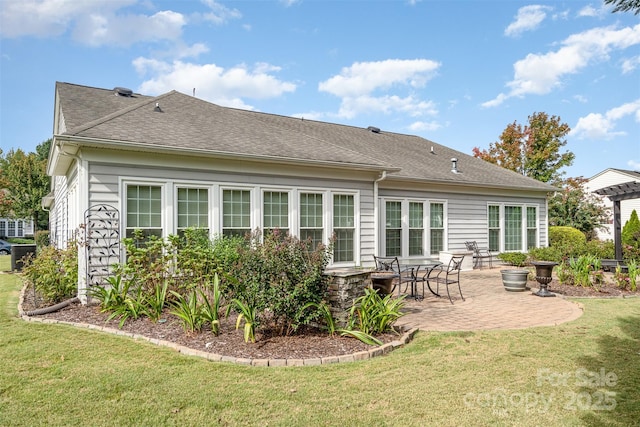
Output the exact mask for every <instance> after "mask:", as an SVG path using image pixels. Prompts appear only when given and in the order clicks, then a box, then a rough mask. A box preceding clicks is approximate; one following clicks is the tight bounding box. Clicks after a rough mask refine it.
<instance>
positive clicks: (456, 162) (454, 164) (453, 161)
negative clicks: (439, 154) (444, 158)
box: [451, 157, 460, 173]
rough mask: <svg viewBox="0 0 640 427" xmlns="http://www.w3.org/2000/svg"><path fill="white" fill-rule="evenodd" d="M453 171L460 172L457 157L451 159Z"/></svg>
mask: <svg viewBox="0 0 640 427" xmlns="http://www.w3.org/2000/svg"><path fill="white" fill-rule="evenodd" d="M451 172H453V173H460V172H459V171H458V159H456V158H455V157H454V158H452V159H451Z"/></svg>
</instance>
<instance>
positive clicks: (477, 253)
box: [464, 240, 493, 268]
mask: <svg viewBox="0 0 640 427" xmlns="http://www.w3.org/2000/svg"><path fill="white" fill-rule="evenodd" d="M464 244H465V246H466V247H467V250H468V251H471V252H473V268H482V262H483V260H485V259H488V260H489V268H493V263H492V261H493V255H491V252H490V251H489V249H486V248H479V247H478V243H477V242H476V241H475V240H472V241H468V242H464Z"/></svg>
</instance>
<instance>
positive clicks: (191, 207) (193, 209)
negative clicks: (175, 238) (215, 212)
mask: <svg viewBox="0 0 640 427" xmlns="http://www.w3.org/2000/svg"><path fill="white" fill-rule="evenodd" d="M188 227H194V228H202V229H206V230H209V191H208V190H207V189H206V188H178V227H177V228H178V234H180V233H182V232H184V229H185V228H188Z"/></svg>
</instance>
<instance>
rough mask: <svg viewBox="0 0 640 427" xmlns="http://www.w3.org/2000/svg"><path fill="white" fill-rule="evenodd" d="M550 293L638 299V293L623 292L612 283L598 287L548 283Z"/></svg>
mask: <svg viewBox="0 0 640 427" xmlns="http://www.w3.org/2000/svg"><path fill="white" fill-rule="evenodd" d="M548 289H549V291H550V292H553V293H556V294H560V295H564V296H567V297H593V298H611V297H632V296H637V297H640V291H638V290H636V291H635V292H633V291H631V290H628V289H627V290H623V289H620V288H618V287H617V286H615V285H614V284H612V283H606V284H602V285H598V287H597V288H596V287H593V286H590V287H583V286H573V285H563V284H560V282H558V281H557V280H553V281H552V282H551V283H549V287H548Z"/></svg>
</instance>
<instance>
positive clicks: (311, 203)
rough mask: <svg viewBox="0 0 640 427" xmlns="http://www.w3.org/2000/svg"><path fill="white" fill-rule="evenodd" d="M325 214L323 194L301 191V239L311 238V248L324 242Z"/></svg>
mask: <svg viewBox="0 0 640 427" xmlns="http://www.w3.org/2000/svg"><path fill="white" fill-rule="evenodd" d="M323 214H324V206H323V203H322V194H320V193H300V240H311V249H315V248H317V247H318V245H319V244H321V243H322V237H323V228H324V224H323Z"/></svg>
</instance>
